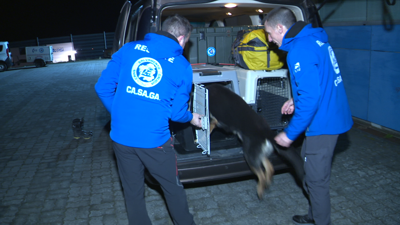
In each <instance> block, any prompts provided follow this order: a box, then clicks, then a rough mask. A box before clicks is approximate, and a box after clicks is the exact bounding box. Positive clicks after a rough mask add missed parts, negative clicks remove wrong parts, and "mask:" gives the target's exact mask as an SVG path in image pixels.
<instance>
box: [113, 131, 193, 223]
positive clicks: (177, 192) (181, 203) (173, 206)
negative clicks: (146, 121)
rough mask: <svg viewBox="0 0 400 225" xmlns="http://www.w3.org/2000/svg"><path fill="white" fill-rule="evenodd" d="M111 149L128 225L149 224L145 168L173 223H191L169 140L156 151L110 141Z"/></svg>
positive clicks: (191, 217)
mask: <svg viewBox="0 0 400 225" xmlns="http://www.w3.org/2000/svg"><path fill="white" fill-rule="evenodd" d="M113 149H114V152H115V155H116V157H117V163H118V172H119V176H120V179H121V182H122V187H123V189H124V196H125V203H126V209H127V213H128V219H129V224H130V225H133V224H137V225H147V224H151V221H150V218H149V216H148V214H147V209H146V203H145V199H144V170H145V168H147V170H148V171H149V172H150V174H151V175H152V176H153V177H154V178H155V179H156V180H157V181H158V182H159V183H160V185H161V188H162V190H163V192H164V196H165V199H166V202H167V206H168V210H169V212H170V215H171V217H172V220H173V222H174V224H176V225H192V224H194V221H193V216H192V214H191V213H190V212H189V208H188V204H187V198H186V193H185V190H184V188H183V186H182V184H181V182H180V181H179V176H178V168H177V164H176V154H175V150H174V146H173V142H172V138H171V139H169V140H168V141H167V142H166V143H165V144H163V145H162V146H160V147H157V148H133V147H128V146H124V145H121V144H118V143H116V142H113Z"/></svg>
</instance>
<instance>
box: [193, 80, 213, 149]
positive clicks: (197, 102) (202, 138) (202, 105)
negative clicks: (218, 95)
mask: <svg viewBox="0 0 400 225" xmlns="http://www.w3.org/2000/svg"><path fill="white" fill-rule="evenodd" d="M193 112H195V113H198V114H200V115H203V117H202V119H201V120H202V126H203V127H202V128H201V129H196V142H197V143H198V148H201V149H202V150H203V154H204V155H205V154H207V155H208V156H209V155H210V130H209V129H208V128H209V110H208V90H207V89H206V88H204V87H201V86H200V85H198V84H194V97H193Z"/></svg>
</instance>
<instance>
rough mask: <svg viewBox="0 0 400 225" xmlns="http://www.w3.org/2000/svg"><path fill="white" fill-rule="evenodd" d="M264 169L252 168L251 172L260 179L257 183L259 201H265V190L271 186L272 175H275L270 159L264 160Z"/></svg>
mask: <svg viewBox="0 0 400 225" xmlns="http://www.w3.org/2000/svg"><path fill="white" fill-rule="evenodd" d="M262 164H263V166H264V169H263V168H262V167H260V168H255V167H252V166H250V168H251V170H252V171H253V172H254V173H255V174H256V176H257V178H258V183H257V195H258V198H259V199H263V197H264V190H265V189H266V188H267V187H269V185H271V180H272V175H273V174H274V167H273V166H272V164H271V162H270V161H269V160H268V158H263V159H262Z"/></svg>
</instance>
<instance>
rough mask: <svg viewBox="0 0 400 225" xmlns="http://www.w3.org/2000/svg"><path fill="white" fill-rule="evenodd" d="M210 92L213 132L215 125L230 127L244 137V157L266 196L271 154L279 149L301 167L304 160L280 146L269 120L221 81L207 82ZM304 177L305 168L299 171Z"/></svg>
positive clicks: (258, 192)
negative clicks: (216, 82) (303, 170)
mask: <svg viewBox="0 0 400 225" xmlns="http://www.w3.org/2000/svg"><path fill="white" fill-rule="evenodd" d="M206 88H207V89H208V95H209V111H210V120H211V121H210V133H211V132H212V130H213V129H214V128H215V127H220V128H222V129H224V130H227V131H231V132H233V133H235V134H237V135H238V137H239V138H240V139H241V141H242V145H243V154H244V157H245V159H246V161H247V163H248V165H249V167H250V168H251V170H252V171H253V172H254V173H255V174H256V175H257V177H258V185H257V194H258V197H259V198H260V199H262V198H263V194H264V190H265V189H266V188H267V187H268V186H269V185H270V183H271V179H272V175H273V174H274V168H273V166H272V164H271V162H270V161H269V159H268V156H269V155H271V153H272V152H273V151H274V149H277V148H278V149H277V150H278V153H279V152H281V153H283V154H281V155H282V156H284V157H285V158H287V159H288V161H289V162H291V163H292V164H293V163H294V164H295V165H294V167H295V170H302V160H301V158H300V156H299V155H296V154H293V153H294V151H293V152H292V151H287V150H280V148H279V147H278V146H277V144H276V143H275V140H274V136H275V133H274V132H273V131H272V130H271V129H270V128H269V125H268V123H267V122H266V120H265V119H264V118H263V117H262V116H260V115H258V114H257V113H256V112H255V111H254V110H253V109H252V108H250V106H249V105H248V104H247V103H246V102H245V101H244V100H243V99H242V98H241V97H240V96H238V95H237V94H235V93H234V92H232V91H231V90H229V89H228V88H226V87H224V86H222V85H220V84H211V85H208V86H206ZM296 173H297V174H298V176H299V175H300V176H299V179H302V177H301V176H302V171H296Z"/></svg>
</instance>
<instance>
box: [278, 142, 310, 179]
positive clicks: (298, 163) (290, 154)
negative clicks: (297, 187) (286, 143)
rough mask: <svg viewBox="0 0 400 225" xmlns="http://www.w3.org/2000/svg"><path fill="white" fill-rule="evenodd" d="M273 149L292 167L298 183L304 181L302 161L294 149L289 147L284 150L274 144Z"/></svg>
mask: <svg viewBox="0 0 400 225" xmlns="http://www.w3.org/2000/svg"><path fill="white" fill-rule="evenodd" d="M274 147H275V149H276V151H277V153H278V154H279V155H280V156H282V157H283V158H284V159H285V160H287V161H288V162H289V163H290V164H291V165H292V167H293V169H294V172H295V173H296V177H297V179H298V180H299V182H303V179H304V161H303V159H302V158H301V156H300V154H299V153H298V151H297V150H296V148H295V147H293V146H290V147H289V148H284V147H282V146H280V145H279V144H277V143H274Z"/></svg>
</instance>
